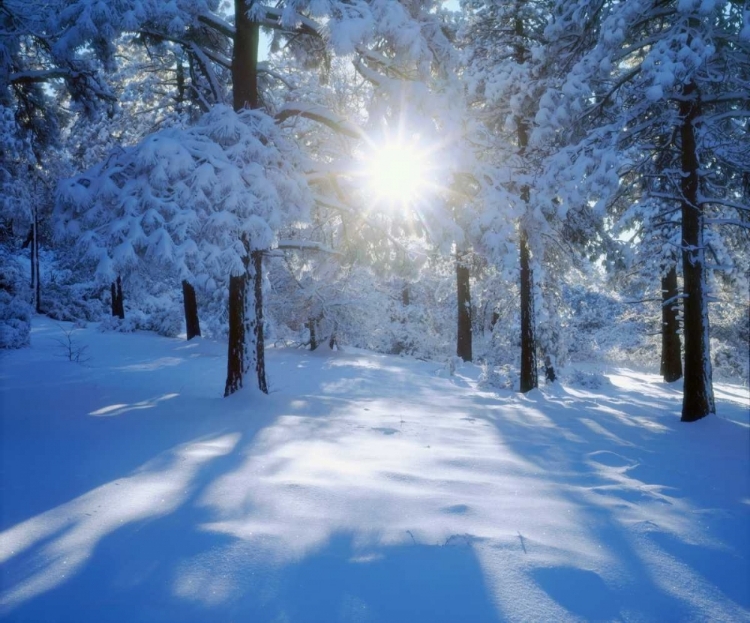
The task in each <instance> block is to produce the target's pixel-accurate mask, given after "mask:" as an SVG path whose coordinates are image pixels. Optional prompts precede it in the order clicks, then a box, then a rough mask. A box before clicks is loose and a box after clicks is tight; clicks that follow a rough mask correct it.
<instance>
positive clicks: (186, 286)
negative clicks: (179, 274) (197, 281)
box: [182, 279, 201, 340]
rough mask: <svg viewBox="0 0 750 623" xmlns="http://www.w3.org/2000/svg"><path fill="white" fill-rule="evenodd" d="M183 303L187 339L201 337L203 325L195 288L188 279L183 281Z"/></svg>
mask: <svg viewBox="0 0 750 623" xmlns="http://www.w3.org/2000/svg"><path fill="white" fill-rule="evenodd" d="M182 302H183V304H184V306H185V329H186V331H187V339H188V340H192V339H193V338H194V337H200V334H201V325H200V322H199V321H198V301H197V300H196V298H195V288H194V287H193V285H192V284H191V283H190V282H189V281H187V280H186V279H183V280H182Z"/></svg>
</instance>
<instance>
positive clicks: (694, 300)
mask: <svg viewBox="0 0 750 623" xmlns="http://www.w3.org/2000/svg"><path fill="white" fill-rule="evenodd" d="M683 96H684V99H683V100H682V101H681V102H680V118H681V124H680V139H681V145H680V149H681V156H682V179H681V186H682V275H683V281H684V294H685V298H684V302H683V310H684V312H683V335H684V338H685V384H684V390H683V396H682V421H683V422H694V421H696V420H699V419H701V418H702V417H705V416H707V415H708V414H709V413H716V407H715V405H714V392H713V385H712V379H711V377H712V372H711V350H710V343H709V337H708V296H707V294H708V293H707V288H706V273H705V247H704V242H703V218H704V217H703V207H702V206H701V205H700V203H699V200H698V185H699V168H700V163H699V161H698V151H697V144H696V138H695V123H696V121H697V119H698V118H699V117H700V115H701V105H700V99H699V97H700V94H699V92H698V89H697V87H696V85H695V83H693V82H690V83H688V84H687V85H686V86H685V87H684V88H683Z"/></svg>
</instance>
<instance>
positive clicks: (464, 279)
mask: <svg viewBox="0 0 750 623" xmlns="http://www.w3.org/2000/svg"><path fill="white" fill-rule="evenodd" d="M467 255H468V253H467V252H465V251H458V250H456V294H457V298H458V328H457V335H456V355H458V356H459V357H461V359H463V360H464V361H471V360H472V352H471V351H472V344H471V341H472V340H471V286H470V283H469V276H470V275H469V266H468V265H467V261H466V260H467Z"/></svg>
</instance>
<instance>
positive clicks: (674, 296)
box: [660, 267, 682, 383]
mask: <svg viewBox="0 0 750 623" xmlns="http://www.w3.org/2000/svg"><path fill="white" fill-rule="evenodd" d="M678 296H679V291H678V290H677V269H676V268H674V267H672V269H671V270H670V271H669V272H668V273H667V276H666V277H662V278H661V300H662V303H661V370H660V372H661V375H662V377H663V378H664V380H665V381H666V382H667V383H672V382H674V381H676V380H677V379H680V378H682V353H681V352H680V350H681V345H680V334H679V329H680V320H679V317H678V312H679V304H678V300H679V298H678Z"/></svg>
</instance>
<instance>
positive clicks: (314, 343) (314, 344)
mask: <svg viewBox="0 0 750 623" xmlns="http://www.w3.org/2000/svg"><path fill="white" fill-rule="evenodd" d="M315 323H316V320H315V318H310V319H308V321H307V328H308V329H310V350H315V349H316V348H318V336H317V331H316V330H315Z"/></svg>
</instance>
